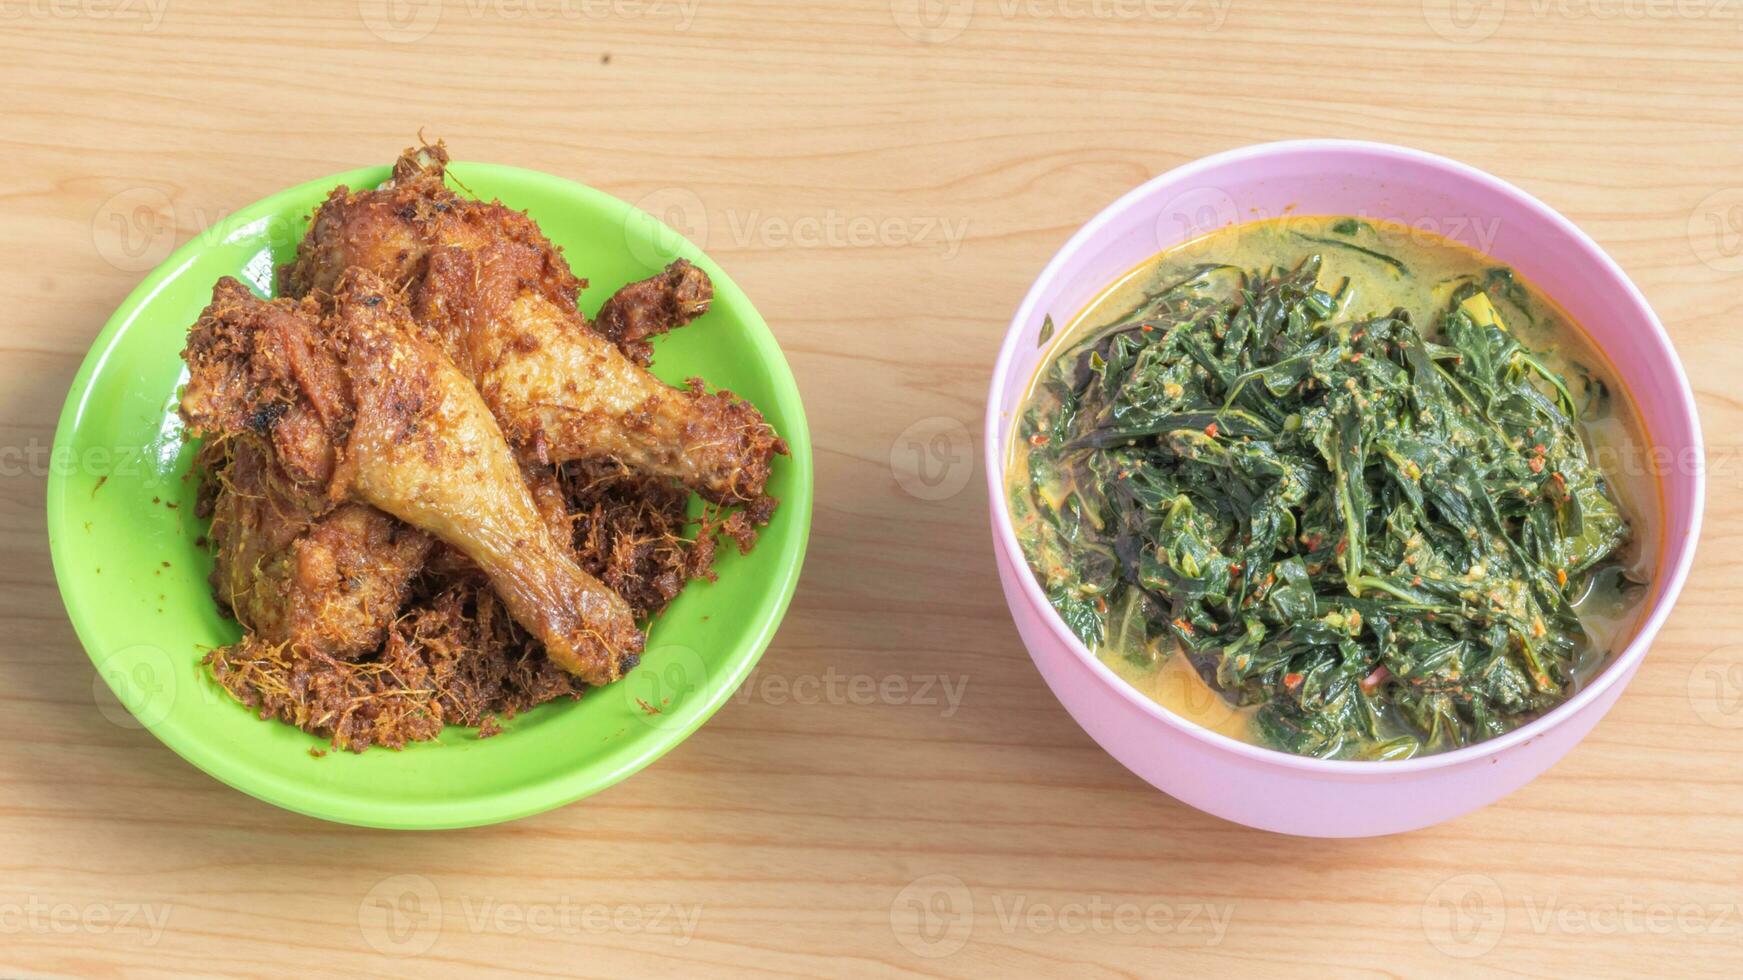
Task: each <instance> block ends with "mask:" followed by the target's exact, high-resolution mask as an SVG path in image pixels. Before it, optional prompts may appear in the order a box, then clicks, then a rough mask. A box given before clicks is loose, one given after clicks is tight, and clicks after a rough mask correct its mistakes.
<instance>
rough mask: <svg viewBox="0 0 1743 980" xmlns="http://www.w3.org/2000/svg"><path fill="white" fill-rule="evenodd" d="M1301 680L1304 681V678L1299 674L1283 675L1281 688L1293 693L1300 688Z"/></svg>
mask: <svg viewBox="0 0 1743 980" xmlns="http://www.w3.org/2000/svg"><path fill="white" fill-rule="evenodd" d="M1303 680H1306V678H1304V677H1302V676H1301V675H1300V674H1293V673H1291V674H1284V675H1283V686H1284V687H1286V688H1288V689H1290V690H1291V691H1293V690H1295V689H1296V688H1298V687H1300V686H1301V682H1302V681H1303Z"/></svg>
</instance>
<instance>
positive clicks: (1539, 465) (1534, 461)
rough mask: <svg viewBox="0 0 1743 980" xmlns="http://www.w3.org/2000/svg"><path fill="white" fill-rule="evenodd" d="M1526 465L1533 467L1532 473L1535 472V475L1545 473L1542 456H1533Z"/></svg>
mask: <svg viewBox="0 0 1743 980" xmlns="http://www.w3.org/2000/svg"><path fill="white" fill-rule="evenodd" d="M1525 465H1526V466H1529V467H1531V472H1533V473H1542V472H1543V457H1542V456H1533V457H1531V459H1530V460H1529V461H1527V462H1526V464H1525Z"/></svg>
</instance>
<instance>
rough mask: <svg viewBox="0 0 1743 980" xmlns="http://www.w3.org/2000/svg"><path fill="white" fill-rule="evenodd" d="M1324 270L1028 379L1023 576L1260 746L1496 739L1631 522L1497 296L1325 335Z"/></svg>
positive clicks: (1463, 298)
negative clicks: (1224, 714)
mask: <svg viewBox="0 0 1743 980" xmlns="http://www.w3.org/2000/svg"><path fill="white" fill-rule="evenodd" d="M1311 240H1313V241H1320V240H1319V239H1311ZM1324 241H1325V242H1326V243H1327V244H1332V245H1336V246H1337V247H1340V248H1354V249H1356V250H1358V251H1361V252H1363V253H1365V254H1367V253H1369V250H1367V249H1362V248H1361V247H1360V246H1355V245H1352V244H1351V243H1349V242H1347V241H1338V240H1335V239H1325V240H1324ZM1371 254H1373V255H1375V256H1377V257H1378V258H1380V259H1381V260H1383V261H1385V262H1387V263H1388V264H1389V265H1394V266H1396V269H1397V271H1398V273H1399V274H1400V275H1408V274H1409V270H1408V269H1407V268H1404V267H1403V265H1402V263H1399V262H1398V261H1397V260H1396V259H1392V258H1391V257H1389V256H1383V255H1380V254H1379V253H1371ZM1319 270H1320V258H1319V256H1317V255H1309V256H1307V257H1306V258H1304V259H1303V260H1302V261H1301V262H1300V264H1299V265H1298V266H1296V267H1295V268H1294V269H1293V270H1292V271H1287V272H1283V271H1270V272H1264V271H1244V270H1240V269H1236V268H1234V267H1231V266H1226V265H1204V266H1199V267H1197V268H1196V269H1194V270H1192V271H1191V272H1190V273H1189V274H1188V275H1187V276H1186V277H1185V278H1183V279H1180V280H1179V281H1176V282H1172V283H1169V284H1167V285H1166V286H1164V287H1163V288H1161V289H1159V290H1157V291H1155V292H1153V293H1150V294H1148V295H1146V296H1145V297H1144V298H1143V299H1142V300H1141V301H1140V302H1139V303H1138V304H1137V306H1136V308H1134V309H1132V310H1131V311H1130V312H1129V313H1127V314H1126V315H1124V316H1123V317H1120V318H1118V319H1117V320H1116V321H1115V322H1114V323H1112V324H1111V325H1109V326H1108V327H1106V328H1104V329H1102V330H1100V331H1098V332H1096V333H1095V334H1093V335H1092V336H1089V337H1088V338H1086V339H1084V340H1082V341H1081V342H1079V343H1077V344H1075V345H1074V346H1071V347H1069V348H1068V349H1067V350H1065V352H1064V353H1062V354H1060V355H1059V356H1058V357H1056V358H1055V359H1054V360H1053V361H1052V362H1051V363H1050V364H1049V365H1047V366H1046V367H1044V368H1043V375H1042V378H1041V381H1040V387H1039V389H1038V392H1037V397H1036V399H1035V401H1034V402H1033V403H1032V404H1031V406H1030V407H1029V409H1028V410H1027V411H1026V412H1025V414H1024V416H1023V418H1022V419H1021V421H1020V426H1019V435H1020V437H1021V438H1022V439H1024V440H1026V442H1027V447H1026V448H1027V454H1026V463H1027V466H1026V471H1025V472H1026V476H1025V478H1024V481H1023V482H1022V483H1020V484H1019V485H1018V486H1016V487H1015V489H1014V492H1013V505H1014V513H1015V514H1016V517H1017V521H1018V526H1019V531H1020V533H1021V536H1022V537H1023V539H1024V546H1025V550H1026V552H1027V555H1028V558H1029V561H1030V564H1031V565H1032V567H1033V568H1034V569H1035V571H1036V574H1037V576H1038V577H1039V579H1040V580H1041V582H1042V584H1043V586H1044V588H1045V591H1046V593H1047V595H1048V597H1049V599H1050V600H1051V601H1052V603H1053V605H1054V607H1055V608H1057V609H1058V610H1059V612H1060V615H1061V616H1062V617H1063V618H1064V620H1065V622H1066V623H1067V624H1068V625H1069V626H1070V628H1071V629H1072V630H1073V631H1074V632H1076V633H1077V635H1078V636H1079V637H1081V638H1082V639H1083V640H1084V642H1085V643H1086V644H1089V645H1091V646H1092V647H1098V648H1102V649H1112V650H1116V651H1118V652H1121V653H1123V654H1126V655H1129V656H1133V657H1136V658H1144V657H1158V656H1164V655H1169V653H1164V652H1163V651H1170V652H1171V651H1172V650H1173V649H1175V648H1178V649H1179V650H1181V651H1183V652H1184V654H1185V656H1186V657H1187V658H1188V660H1189V662H1190V663H1191V664H1192V666H1193V667H1194V669H1195V670H1196V671H1197V672H1198V674H1199V675H1200V676H1201V677H1202V678H1203V679H1204V680H1205V681H1206V683H1208V684H1209V685H1210V686H1211V687H1212V688H1213V689H1215V690H1216V691H1218V692H1220V693H1221V694H1222V696H1223V697H1224V698H1225V699H1227V700H1228V701H1229V702H1230V703H1231V704H1234V705H1241V706H1257V714H1256V716H1255V719H1254V728H1255V731H1256V733H1257V734H1258V736H1259V737H1260V738H1261V739H1262V740H1263V741H1265V742H1266V743H1268V744H1271V745H1273V746H1275V747H1278V748H1281V749H1285V750H1287V751H1291V752H1296V753H1302V754H1307V755H1315V756H1322V757H1337V758H1394V757H1400V756H1408V755H1412V754H1415V753H1417V752H1421V751H1440V750H1444V749H1450V748H1454V747H1458V746H1463V745H1469V744H1472V743H1474V742H1478V741H1481V740H1483V739H1487V738H1491V737H1493V736H1495V735H1498V734H1501V733H1502V732H1505V731H1507V730H1508V729H1510V728H1513V727H1515V726H1517V725H1520V724H1522V723H1524V722H1525V721H1528V720H1530V719H1531V718H1533V717H1535V716H1537V715H1538V714H1540V713H1541V712H1543V711H1545V710H1547V709H1548V708H1551V707H1553V706H1554V705H1556V704H1558V703H1560V702H1561V701H1562V700H1564V699H1565V698H1566V697H1567V696H1568V695H1569V694H1570V693H1571V690H1572V684H1573V679H1574V676H1573V675H1574V668H1575V667H1576V665H1578V664H1579V663H1581V662H1582V657H1584V656H1585V655H1586V654H1587V653H1588V652H1589V651H1588V647H1589V645H1590V640H1589V639H1588V637H1587V635H1586V633H1585V630H1584V629H1583V628H1582V626H1581V624H1580V621H1579V619H1578V618H1577V617H1576V615H1575V611H1574V607H1573V603H1574V602H1575V601H1577V600H1578V598H1579V597H1580V596H1581V595H1582V593H1583V591H1584V590H1585V589H1587V588H1588V587H1591V585H1592V583H1593V581H1594V580H1595V579H1597V578H1598V577H1600V576H1603V575H1605V574H1607V573H1608V572H1613V571H1615V569H1616V567H1617V563H1618V560H1617V557H1616V552H1617V549H1618V548H1619V547H1620V546H1621V545H1622V544H1623V543H1624V542H1625V541H1626V539H1627V537H1628V535H1629V526H1628V523H1627V521H1626V520H1625V518H1624V517H1623V516H1622V511H1621V509H1620V508H1619V507H1618V505H1617V502H1616V499H1615V497H1614V496H1613V495H1612V493H1611V491H1610V488H1609V487H1608V486H1607V484H1606V482H1605V480H1604V478H1603V476H1602V474H1601V473H1600V472H1599V471H1598V470H1597V468H1596V467H1595V466H1594V465H1593V464H1592V463H1591V461H1590V460H1589V459H1588V457H1587V451H1586V448H1585V444H1584V443H1583V442H1582V440H1581V436H1580V432H1579V430H1578V425H1579V417H1580V416H1579V412H1580V407H1579V406H1576V405H1575V404H1574V399H1573V398H1572V397H1571V396H1570V395H1569V392H1568V388H1567V386H1566V385H1565V384H1564V383H1563V381H1562V379H1560V378H1559V377H1557V376H1556V375H1555V374H1554V373H1552V372H1551V371H1550V370H1548V369H1547V368H1546V367H1545V366H1544V363H1543V360H1542V359H1541V358H1540V357H1539V356H1538V355H1537V354H1535V353H1534V352H1532V351H1531V350H1529V349H1527V348H1526V347H1524V346H1523V345H1522V344H1521V343H1520V342H1519V340H1518V339H1517V338H1516V337H1515V336H1514V335H1513V334H1512V333H1511V332H1510V331H1509V330H1508V329H1507V327H1506V325H1505V323H1503V322H1502V319H1501V316H1500V314H1499V312H1498V311H1497V310H1496V309H1495V306H1494V304H1493V302H1492V301H1491V300H1490V296H1489V294H1488V293H1487V292H1485V290H1484V288H1483V287H1484V286H1485V285H1487V286H1491V287H1493V288H1494V290H1495V292H1496V293H1497V294H1498V295H1501V296H1507V291H1508V290H1509V289H1511V288H1512V287H1513V286H1514V283H1513V280H1512V278H1511V275H1510V274H1508V275H1505V276H1502V275H1499V274H1495V273H1491V275H1490V277H1489V280H1488V281H1487V282H1485V283H1475V282H1472V283H1465V284H1462V285H1460V286H1458V288H1456V289H1454V290H1453V292H1452V295H1451V301H1450V303H1449V305H1448V306H1447V308H1446V310H1445V311H1444V314H1443V315H1442V316H1441V317H1440V322H1438V323H1435V324H1432V325H1429V326H1428V329H1423V328H1419V327H1418V326H1417V325H1416V324H1414V323H1412V322H1411V318H1410V315H1409V314H1408V313H1407V312H1406V311H1404V310H1395V311H1393V312H1392V313H1390V314H1387V315H1385V316H1378V317H1373V318H1370V319H1363V320H1354V321H1352V320H1347V319H1340V312H1339V311H1340V310H1341V308H1342V305H1343V304H1342V299H1341V297H1342V294H1343V293H1344V291H1345V290H1346V289H1347V285H1348V284H1347V283H1345V284H1344V286H1342V287H1340V288H1339V289H1338V291H1337V292H1336V293H1331V292H1327V291H1326V290H1324V289H1322V288H1321V287H1320V285H1319V283H1318V278H1319ZM1508 298H1510V299H1511V298H1513V297H1508Z"/></svg>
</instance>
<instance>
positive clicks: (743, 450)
mask: <svg viewBox="0 0 1743 980" xmlns="http://www.w3.org/2000/svg"><path fill="white" fill-rule="evenodd" d="M446 162H447V154H446V152H445V151H444V150H443V149H442V148H441V146H440V145H438V146H436V147H424V148H423V149H421V150H408V151H407V152H406V154H405V155H404V156H402V157H401V158H400V160H399V162H398V163H397V164H395V166H394V176H393V180H392V181H391V182H390V184H389V185H386V186H384V187H382V188H380V189H378V190H372V191H360V192H355V193H353V192H349V191H347V190H346V189H344V188H339V189H338V190H335V191H334V192H333V194H332V195H331V196H330V197H329V198H328V199H327V201H326V202H325V203H324V204H322V205H321V207H320V208H319V209H318V210H317V211H316V213H315V216H314V219H313V221H312V222H311V224H310V228H309V234H308V237H307V238H306V239H304V241H303V243H302V245H301V246H300V248H299V250H298V256H297V260H296V262H295V263H294V264H293V265H292V266H291V267H290V268H289V271H288V272H287V273H286V276H285V281H286V285H287V287H288V289H289V291H290V292H292V293H293V294H295V295H299V296H309V295H319V294H321V293H323V292H329V291H331V290H332V289H333V288H334V286H335V284H336V283H337V282H338V281H339V279H340V277H341V276H342V275H343V274H344V270H346V269H348V268H352V267H358V268H362V269H365V270H368V271H370V272H373V273H376V274H377V275H380V276H382V277H383V278H385V279H387V280H388V281H389V282H390V283H391V284H393V285H394V286H395V287H399V288H401V289H403V290H404V291H405V294H406V296H407V299H408V302H409V305H410V306H411V308H412V312H413V314H414V316H415V318H416V319H417V321H418V324H419V326H420V327H421V328H422V331H423V335H424V337H425V339H427V340H429V341H430V342H431V343H434V344H436V345H437V346H438V347H440V348H441V349H442V350H443V351H444V352H445V353H447V354H448V356H449V357H450V358H451V359H452V360H453V361H454V363H455V364H456V365H457V366H459V368H460V369H461V370H462V371H463V372H465V374H466V375H467V377H468V378H470V379H471V380H472V381H473V382H474V383H475V384H476V385H477V387H478V390H479V391H480V393H482V394H483V396H484V399H485V401H486V403H487V404H488V405H489V406H490V408H491V410H492V412H493V413H494V414H495V416H496V418H497V421H498V422H499V423H501V425H502V428H503V430H504V431H505V433H506V434H507V435H508V438H509V441H510V443H511V444H512V445H513V446H514V447H515V449H516V450H517V451H518V452H519V454H520V456H521V458H522V460H523V461H525V462H527V463H529V464H537V465H549V464H554V463H564V462H569V461H573V460H599V459H611V460H615V461H616V462H618V463H619V464H620V465H622V466H624V467H625V468H626V469H628V470H629V471H631V472H634V473H639V474H645V475H656V476H665V477H670V478H674V479H677V480H679V481H681V482H683V483H684V484H685V485H686V486H689V487H691V488H692V489H694V490H696V491H697V492H698V493H701V494H702V495H703V496H705V497H707V498H708V499H710V500H713V501H715V502H717V503H745V504H753V505H755V506H754V507H753V509H754V510H755V511H756V512H757V513H758V514H759V515H761V516H763V517H764V518H765V519H766V515H767V511H768V508H769V506H770V503H769V502H768V501H767V500H766V499H765V498H764V496H763V488H764V485H765V483H766V481H767V480H768V476H769V463H770V459H771V458H772V457H773V455H774V454H775V453H778V452H785V449H786V447H785V445H784V444H783V443H782V442H781V441H780V439H779V438H778V437H776V436H775V434H774V432H773V431H772V430H771V429H770V428H769V426H768V424H767V423H766V422H764V420H763V418H762V416H761V414H760V413H758V412H757V410H756V409H755V408H754V407H753V406H751V405H750V404H748V403H746V402H744V401H741V400H740V399H738V398H736V397H735V396H733V395H732V394H731V393H730V392H724V391H723V392H718V393H714V394H709V393H706V392H704V391H703V390H702V388H701V385H700V383H697V382H692V384H691V385H690V387H688V388H672V387H669V386H667V385H665V384H663V383H662V382H660V381H659V380H658V379H656V378H655V377H653V375H651V374H649V373H648V372H647V371H646V370H645V368H644V367H643V364H644V363H645V358H646V355H647V352H648V351H649V350H650V348H648V346H647V339H646V338H648V337H650V336H652V335H654V334H657V333H659V332H661V331H663V330H668V329H671V328H672V327H675V326H679V325H681V324H683V323H685V322H687V321H688V319H690V318H693V317H694V316H696V315H699V314H700V313H701V312H702V311H703V310H705V309H706V308H707V303H708V301H709V299H710V298H711V296H712V287H711V286H709V285H708V283H707V277H706V275H704V274H703V273H702V272H701V270H699V269H696V268H694V267H693V266H690V265H689V264H688V263H683V264H682V265H674V267H673V268H671V269H668V270H667V271H666V272H665V273H662V274H661V275H660V276H656V277H654V278H653V279H650V280H647V281H645V282H642V283H636V284H632V285H631V286H628V287H625V290H624V291H623V292H621V293H620V294H619V295H618V296H614V297H613V298H612V299H611V300H610V301H608V302H607V304H606V308H605V311H604V312H603V314H602V324H603V325H604V329H605V330H606V331H608V332H609V334H610V336H607V335H606V334H603V333H601V332H597V331H595V330H593V329H591V328H589V326H588V324H587V322H586V318H585V317H584V316H583V315H582V314H581V313H580V311H579V310H578V309H577V307H576V305H575V300H576V296H577V294H578V292H579V290H580V288H581V286H582V285H583V283H582V282H580V281H579V280H577V279H576V278H575V276H574V275H573V273H571V272H570V271H569V268H568V266H567V264H566V263H564V261H563V260H562V257H561V255H560V254H559V253H558V251H557V249H556V248H555V246H553V245H552V244H551V243H550V242H549V241H548V240H546V239H545V237H544V236H543V234H541V233H540V232H539V230H538V227H537V226H536V225H535V224H534V223H533V222H532V221H531V219H529V218H528V217H527V216H526V215H524V214H522V213H520V212H518V211H513V210H511V209H509V208H507V207H504V206H503V205H501V204H497V203H486V202H481V201H473V200H468V199H465V198H462V197H460V196H459V195H457V194H455V193H454V192H453V191H451V190H449V189H448V187H447V185H446V184H445V183H444V180H443V173H444V167H445V165H446ZM614 341H616V342H615V343H614ZM620 344H621V345H622V346H621V348H620V346H619V345H620ZM626 351H628V353H626Z"/></svg>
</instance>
